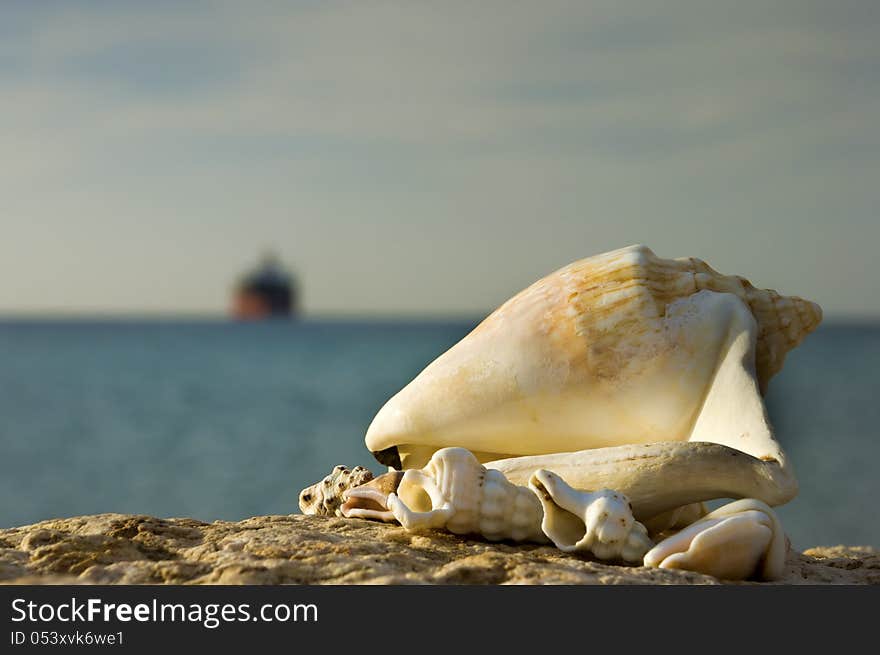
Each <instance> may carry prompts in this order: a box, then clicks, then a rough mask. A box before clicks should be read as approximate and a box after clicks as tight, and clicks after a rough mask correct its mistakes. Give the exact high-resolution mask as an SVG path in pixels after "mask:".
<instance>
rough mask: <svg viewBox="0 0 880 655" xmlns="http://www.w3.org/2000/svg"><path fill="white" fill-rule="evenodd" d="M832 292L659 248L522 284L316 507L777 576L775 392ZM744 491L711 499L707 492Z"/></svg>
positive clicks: (392, 410) (780, 563)
mask: <svg viewBox="0 0 880 655" xmlns="http://www.w3.org/2000/svg"><path fill="white" fill-rule="evenodd" d="M820 320H821V310H820V309H819V307H818V306H817V305H815V304H814V303H811V302H809V301H806V300H802V299H801V298H797V297H784V296H780V295H779V294H778V293H776V292H775V291H771V290H762V289H757V288H755V287H753V286H752V285H751V284H750V283H749V282H748V281H747V280H744V279H743V278H740V277H738V276H725V275H722V274H720V273H718V272H717V271H714V270H713V269H712V268H711V267H709V266H708V265H707V264H705V263H704V262H702V261H701V260H698V259H694V258H685V259H676V260H665V259H661V258H658V257H657V256H656V255H654V253H653V252H652V251H651V250H650V249H648V248H646V247H645V246H631V247H629V248H623V249H621V250H616V251H613V252H610V253H605V254H602V255H597V256H595V257H590V258H588V259H584V260H581V261H578V262H575V263H573V264H570V265H569V266H566V267H564V268H562V269H560V270H559V271H556V272H555V273H553V274H551V275H549V276H547V277H546V278H544V279H542V280H539V281H538V282H536V283H535V284H533V285H532V286H530V287H529V288H527V289H525V290H524V291H522V292H520V293H519V294H517V295H516V296H514V297H513V298H511V299H510V300H509V301H508V302H506V303H505V304H504V305H502V306H501V307H499V308H498V309H497V310H496V311H495V312H493V313H492V314H491V315H490V316H489V317H488V318H486V319H485V320H484V321H483V322H482V323H481V324H480V325H479V326H477V328H476V329H474V330H473V332H471V333H470V334H469V335H468V336H466V337H465V338H464V339H462V340H461V341H460V342H459V343H458V344H456V345H455V346H453V347H452V348H451V349H450V350H449V351H447V352H446V353H444V354H443V355H441V356H440V357H439V358H437V359H436V360H435V361H434V362H433V363H431V364H430V365H429V366H428V367H427V368H426V369H425V370H424V371H422V373H421V374H419V375H418V376H417V377H416V378H415V379H414V380H413V381H412V382H411V383H410V384H408V385H407V386H406V387H405V388H404V389H402V390H401V391H400V392H399V393H398V394H396V395H395V396H394V397H393V398H391V399H390V400H389V401H388V402H387V403H386V404H385V406H384V407H383V408H382V409H381V410H380V411H379V413H378V414H377V416H376V417H375V419H374V420H373V422H372V424H371V425H370V427H369V429H368V431H367V436H366V444H367V447H368V448H369V449H370V451H372V452H373V453H374V455H375V456H376V458H377V459H378V460H379V461H380V462H381V463H383V464H387V465H389V466H391V467H392V468H395V469H401V471H392V472H389V473H387V474H385V475H380V476H378V477H376V478H373V476H372V474H371V473H370V472H369V471H368V470H367V469H364V468H362V467H355V468H354V469H352V470H349V469H347V468H346V467H343V466H337V467H336V468H335V469H334V470H333V471H332V472H331V473H330V475H328V476H327V477H326V478H324V479H323V480H322V481H321V482H319V483H317V484H315V485H312V486H310V487H308V488H306V489H304V490H303V491H302V493H301V494H300V509H301V510H302V511H303V512H304V513H306V514H322V515H335V516H346V517H359V518H371V519H377V520H383V521H395V522H398V523H400V524H401V525H402V526H403V527H404V528H406V529H407V530H429V529H445V530H448V531H450V532H453V533H456V534H472V535H478V536H482V537H483V538H486V539H489V540H500V539H507V540H513V541H535V542H548V541H549V542H551V543H553V544H554V545H555V546H556V547H558V548H560V549H562V550H565V551H568V552H580V553H584V554H586V555H589V556H591V557H595V558H598V559H603V560H612V561H620V562H629V563H640V564H643V565H645V566H659V567H664V568H680V569H688V570H693V571H699V572H703V573H707V574H711V575H715V576H718V577H722V578H728V579H745V578H757V579H765V580H770V579H777V578H779V577H781V576H782V575H783V572H784V568H785V558H786V551H787V540H786V538H785V534H784V532H783V531H782V528H781V526H780V523H779V520H778V518H777V517H776V514H775V513H774V512H773V510H772V509H771V506H775V505H780V504H783V503H786V502H788V501H789V500H791V499H792V498H793V497H794V496H795V495H796V494H797V480H796V479H795V476H794V473H793V471H792V467H791V464H790V462H789V461H788V459H787V457H786V455H785V453H784V451H783V450H782V448H781V446H780V445H779V443H778V442H777V441H776V439H775V436H774V434H773V430H772V428H771V426H770V422H769V420H768V418H767V414H766V411H765V408H764V402H763V393H764V392H765V391H766V388H767V384H768V382H769V380H770V378H771V377H772V376H773V375H775V374H776V373H778V372H779V371H780V370H781V368H782V364H783V361H784V359H785V355H786V353H787V352H788V351H789V350H791V349H793V348H794V347H795V346H797V345H798V344H799V343H800V342H801V340H803V338H804V337H805V336H806V335H807V334H808V333H809V332H811V331H812V330H813V329H815V327H816V326H817V325H818V324H819V322H820ZM719 498H728V499H740V500H736V501H734V502H731V503H729V504H727V505H724V506H723V507H721V508H719V509H717V510H715V511H713V512H711V513H708V514H707V513H706V511H705V508H704V506H703V502H705V501H709V500H713V499H719Z"/></svg>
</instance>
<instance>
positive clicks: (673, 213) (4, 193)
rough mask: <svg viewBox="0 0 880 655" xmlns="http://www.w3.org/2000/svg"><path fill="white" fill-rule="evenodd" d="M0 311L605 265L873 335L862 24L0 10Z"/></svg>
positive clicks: (416, 300)
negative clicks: (698, 276) (650, 262)
mask: <svg viewBox="0 0 880 655" xmlns="http://www.w3.org/2000/svg"><path fill="white" fill-rule="evenodd" d="M2 12H3V18H2V20H0V146H2V147H0V280H2V282H0V314H33V313H36V314H42V313H62V314H66V313H102V314H107V313H111V314H112V313H120V314H154V313H159V314H168V313H171V314H173V313H206V314H222V313H223V312H225V311H226V308H227V306H228V302H229V294H230V290H231V287H232V284H233V283H234V280H235V278H236V276H237V275H238V274H239V273H241V272H242V271H244V270H245V269H247V268H249V267H251V266H252V265H253V264H254V263H255V262H256V261H257V260H258V258H259V256H260V254H261V253H262V252H263V251H264V250H266V249H268V248H271V249H274V250H275V251H276V252H277V253H278V254H279V255H280V256H281V258H282V259H283V260H284V261H285V262H286V263H288V264H289V265H290V266H291V267H292V268H293V269H294V270H295V272H296V273H297V275H298V276H299V278H300V281H301V284H302V291H303V306H304V309H305V310H306V312H308V313H310V314H312V315H315V316H321V315H327V316H332V315H376V316H381V315H412V316H440V315H474V314H482V313H485V312H486V311H488V310H490V309H492V308H493V307H495V306H497V305H498V304H500V303H501V302H503V301H504V300H505V299H506V298H508V297H509V296H511V295H513V293H515V292H516V291H518V290H519V289H521V288H523V287H525V286H527V285H528V284H529V283H531V282H532V281H534V280H535V279H537V278H539V277H541V276H543V275H545V274H547V273H549V272H551V271H553V270H555V269H557V268H559V267H561V266H563V265H565V264H566V263H568V262H570V261H573V260H576V259H579V258H582V257H587V256H589V255H593V254H597V253H600V252H604V251H607V250H611V249H614V248H618V247H622V246H625V245H628V244H632V243H644V244H647V245H649V246H650V247H651V248H653V250H654V251H655V252H656V253H657V254H658V255H660V256H663V257H683V256H694V257H699V258H701V259H704V260H706V261H707V262H709V263H710V264H711V265H712V266H713V267H714V268H716V269H718V270H720V271H722V272H724V273H730V274H733V273H736V274H740V275H744V276H745V277H748V278H749V279H750V280H751V281H752V282H753V283H754V284H755V285H756V286H761V287H769V288H775V289H777V290H779V291H780V292H782V293H786V294H793V295H800V296H804V297H807V298H809V299H811V300H814V301H816V302H818V303H819V304H821V305H822V306H823V308H824V309H825V311H826V315H828V316H829V317H830V316H838V317H852V316H868V317H875V318H877V317H880V264H878V257H877V252H878V249H880V209H878V208H880V38H877V35H878V33H880V3H878V2H876V1H874V0H867V1H865V2H850V1H848V0H843V1H835V2H833V3H832V2H824V1H820V2H813V1H811V0H792V1H788V0H782V1H776V2H772V3H768V2H766V1H764V0H762V1H759V2H753V1H751V0H746V1H736V2H734V1H725V2H712V3H707V2H705V1H704V0H692V1H691V0H689V1H677V0H673V1H671V2H663V3H658V2H650V1H645V2H626V1H621V0H614V1H608V2H606V1H580V2H561V1H546V0H542V1H541V2H537V1H532V2H515V1H512V0H506V1H502V2H497V1H494V0H490V1H481V2H479V3H474V2H455V1H443V2H413V1H411V0H409V1H401V2H370V1H364V0H359V1H354V2H333V1H324V2H263V1H261V0H257V1H254V2H247V3H244V2H228V3H224V2H211V3H201V2H188V3H178V2H170V1H165V0H158V1H151V2H134V1H130V2H126V1H119V2H85V1H83V2H77V1H65V2H61V1H47V2H39V3H36V2H30V1H26V0H4V1H3V8H2Z"/></svg>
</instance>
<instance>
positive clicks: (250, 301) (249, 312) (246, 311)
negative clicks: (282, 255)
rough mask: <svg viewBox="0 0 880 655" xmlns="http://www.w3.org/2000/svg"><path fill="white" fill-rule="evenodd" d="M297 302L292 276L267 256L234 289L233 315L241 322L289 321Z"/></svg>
mask: <svg viewBox="0 0 880 655" xmlns="http://www.w3.org/2000/svg"><path fill="white" fill-rule="evenodd" d="M297 300H298V298H297V288H296V281H295V279H294V277H293V275H292V274H291V273H290V272H289V271H287V270H286V269H285V268H284V267H283V266H282V265H281V262H279V260H278V258H277V257H276V256H275V255H274V254H273V253H267V254H266V255H265V256H264V257H263V260H262V262H261V263H260V265H259V266H258V267H257V268H255V269H254V270H252V271H250V272H248V273H246V274H245V275H243V276H242V277H241V278H240V279H239V281H238V284H237V285H236V286H235V291H234V294H233V298H232V315H233V316H234V317H235V318H237V319H241V320H260V319H266V318H291V317H293V316H296V314H297V312H298V307H297Z"/></svg>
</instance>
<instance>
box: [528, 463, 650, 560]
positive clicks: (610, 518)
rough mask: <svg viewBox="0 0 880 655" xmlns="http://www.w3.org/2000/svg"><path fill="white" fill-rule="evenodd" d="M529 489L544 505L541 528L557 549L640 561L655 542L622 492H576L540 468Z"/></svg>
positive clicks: (554, 475) (605, 557)
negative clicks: (634, 516) (634, 514)
mask: <svg viewBox="0 0 880 655" xmlns="http://www.w3.org/2000/svg"><path fill="white" fill-rule="evenodd" d="M529 488H530V489H532V491H534V492H535V495H537V496H538V498H539V499H540V501H541V505H543V507H544V519H543V521H542V523H541V529H542V530H543V532H544V534H545V535H547V536H548V537H549V538H550V541H552V542H553V544H554V545H555V546H556V547H557V548H559V549H560V550H563V551H565V552H569V553H571V552H586V553H590V554H591V555H593V556H595V557H597V558H599V559H604V560H623V561H625V562H633V563H635V562H639V563H641V562H642V558H643V557H644V556H645V553H647V552H648V550H650V548H651V546H653V545H654V543H653V542H652V541H651V539H650V538H649V537H648V531H647V529H645V526H644V525H642V524H641V523H639V522H638V521H636V520H635V519H634V518H633V514H632V507H631V506H630V504H629V500H628V499H627V498H626V496H624V495H623V494H620V493H618V492H616V491H613V490H611V489H599V490H598V491H594V492H589V491H578V490H576V489H572V488H571V487H570V486H568V485H567V484H566V483H565V481H564V480H563V479H562V478H560V477H559V476H558V475H556V474H555V473H553V472H551V471H546V470H543V469H541V470H538V471H535V473H534V474H533V475H532V477H531V479H530V480H529Z"/></svg>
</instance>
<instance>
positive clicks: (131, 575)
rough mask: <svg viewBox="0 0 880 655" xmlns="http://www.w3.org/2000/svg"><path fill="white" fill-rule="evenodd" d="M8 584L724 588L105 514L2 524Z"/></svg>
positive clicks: (862, 552)
mask: <svg viewBox="0 0 880 655" xmlns="http://www.w3.org/2000/svg"><path fill="white" fill-rule="evenodd" d="M0 581H2V582H5V583H13V584H17V583H27V584H65V583H68V584H69V583H76V584H89V583H95V584H652V585H653V584H719V583H720V582H721V581H719V580H717V579H715V578H712V577H709V576H705V575H700V574H697V573H689V572H682V571H667V570H661V569H648V568H643V567H629V566H614V565H608V564H600V563H598V562H594V561H589V560H586V559H583V558H581V557H579V556H576V555H567V554H565V553H562V552H561V551H559V550H557V549H555V548H552V547H549V546H537V545H513V544H508V543H500V544H491V543H486V542H482V541H476V540H472V539H464V538H461V537H457V536H455V535H451V534H447V533H443V532H434V533H430V534H411V533H409V532H407V531H406V530H404V529H403V528H401V527H398V526H393V525H386V524H382V523H374V522H370V521H360V520H356V519H341V518H333V517H319V516H303V515H300V514H296V515H290V516H258V517H254V518H250V519H246V520H244V521H239V522H227V521H215V522H214V523H203V522H201V521H196V520H194V519H159V518H154V517H151V516H130V515H124V514H98V515H95V516H78V517H74V518H68V519H56V520H50V521H43V522H41V523H37V524H34V525H28V526H23V527H19V528H9V529H5V530H0ZM783 582H785V583H791V584H880V551H878V550H876V549H873V548H869V547H845V546H835V547H831V548H811V549H810V550H807V551H806V552H804V553H790V554H789V560H788V573H787V577H786V579H785V580H784V581H783Z"/></svg>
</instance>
